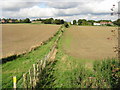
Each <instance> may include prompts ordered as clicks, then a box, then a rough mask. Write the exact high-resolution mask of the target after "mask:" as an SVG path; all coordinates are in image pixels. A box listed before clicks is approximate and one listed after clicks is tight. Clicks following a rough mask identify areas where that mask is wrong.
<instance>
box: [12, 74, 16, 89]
mask: <svg viewBox="0 0 120 90" xmlns="http://www.w3.org/2000/svg"><path fill="white" fill-rule="evenodd" d="M16 81H17V80H16V76H13V88H14V90H16Z"/></svg>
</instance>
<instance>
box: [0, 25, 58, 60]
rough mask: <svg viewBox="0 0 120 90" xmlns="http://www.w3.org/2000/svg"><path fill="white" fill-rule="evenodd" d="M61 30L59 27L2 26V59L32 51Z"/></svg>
mask: <svg viewBox="0 0 120 90" xmlns="http://www.w3.org/2000/svg"><path fill="white" fill-rule="evenodd" d="M59 28H60V26H59V25H34V24H4V25H2V52H3V53H2V58H4V57H8V56H11V55H14V54H21V53H24V52H26V51H30V49H31V48H34V47H36V46H39V45H40V44H41V42H43V41H46V40H48V39H49V38H50V37H52V36H53V35H54V34H55V33H56V32H57V30H58V29H59ZM0 58H1V57H0Z"/></svg>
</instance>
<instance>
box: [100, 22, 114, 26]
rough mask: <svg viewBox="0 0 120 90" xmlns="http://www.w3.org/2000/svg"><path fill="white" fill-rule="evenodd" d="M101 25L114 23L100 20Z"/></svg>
mask: <svg viewBox="0 0 120 90" xmlns="http://www.w3.org/2000/svg"><path fill="white" fill-rule="evenodd" d="M100 24H101V25H107V24H110V25H113V23H112V22H100Z"/></svg>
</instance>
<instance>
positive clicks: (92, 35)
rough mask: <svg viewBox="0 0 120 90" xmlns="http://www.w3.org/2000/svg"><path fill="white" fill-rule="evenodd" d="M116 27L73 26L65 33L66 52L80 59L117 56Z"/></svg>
mask: <svg viewBox="0 0 120 90" xmlns="http://www.w3.org/2000/svg"><path fill="white" fill-rule="evenodd" d="M111 30H115V27H99V26H97V27H94V26H72V27H70V28H69V29H68V30H66V32H65V34H64V42H63V48H64V50H65V52H66V53H68V54H69V55H71V56H74V57H77V58H80V59H91V60H102V59H107V58H115V57H116V53H115V52H114V49H113V47H114V46H117V30H116V31H115V33H114V32H111ZM113 35H115V36H113Z"/></svg>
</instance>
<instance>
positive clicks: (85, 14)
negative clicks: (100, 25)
mask: <svg viewBox="0 0 120 90" xmlns="http://www.w3.org/2000/svg"><path fill="white" fill-rule="evenodd" d="M52 1H54V2H52ZM118 1H119V0H74V2H73V0H49V1H47V0H44V1H43V0H35V1H34V2H33V1H32V0H29V1H28V0H17V1H15V0H4V1H3V2H2V4H1V5H2V13H3V14H2V17H6V18H9V17H10V18H18V17H21V18H22V17H29V18H33V17H38V18H41V17H55V18H63V19H66V20H72V19H74V18H75V19H79V18H85V19H116V16H113V17H111V16H110V13H111V11H110V9H111V8H112V5H113V4H115V5H116V10H117V8H118V7H117V2H118ZM42 2H44V3H45V6H44V7H41V6H40V4H42Z"/></svg>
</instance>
